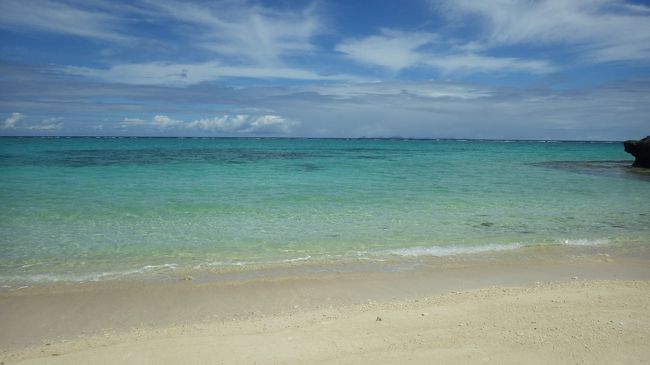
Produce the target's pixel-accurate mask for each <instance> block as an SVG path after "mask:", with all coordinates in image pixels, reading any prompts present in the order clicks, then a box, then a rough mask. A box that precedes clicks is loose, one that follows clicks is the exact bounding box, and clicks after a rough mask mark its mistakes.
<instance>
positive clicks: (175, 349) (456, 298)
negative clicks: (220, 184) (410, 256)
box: [0, 279, 650, 365]
mask: <svg viewBox="0 0 650 365" xmlns="http://www.w3.org/2000/svg"><path fill="white" fill-rule="evenodd" d="M649 308H650V281H646V280H620V281H619V280H607V281H591V280H584V281H583V280H580V279H579V280H569V281H566V282H560V283H547V284H542V285H539V284H538V285H533V286H523V287H516V288H505V287H503V288H500V287H491V288H485V289H478V290H465V291H462V292H457V293H446V294H439V295H433V296H428V297H426V298H422V299H417V300H416V299H411V300H406V301H404V300H400V301H396V300H392V301H386V302H382V303H379V304H373V303H371V304H364V305H341V306H339V307H335V308H332V309H327V310H325V309H309V310H306V311H302V310H301V309H300V308H296V310H294V311H293V312H289V313H278V314H275V315H269V316H262V317H259V318H253V319H238V320H229V321H227V322H222V321H215V322H209V323H194V324H187V325H176V326H167V327H158V328H150V329H146V330H138V331H133V332H129V333H122V334H106V335H104V336H93V337H88V338H78V339H75V340H72V341H67V342H63V343H61V342H59V343H52V344H50V345H41V346H37V347H32V348H27V349H22V350H12V352H6V351H5V352H4V353H2V354H0V359H2V361H3V363H4V364H13V363H19V364H25V365H26V364H66V365H70V364H434V363H435V364H468V363H470V364H471V363H480V364H485V363H493V364H524V363H525V364H581V363H586V364H638V363H648V362H649V361H650V345H649V344H650V310H649ZM377 317H380V318H381V321H377Z"/></svg>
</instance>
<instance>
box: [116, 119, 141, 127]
mask: <svg viewBox="0 0 650 365" xmlns="http://www.w3.org/2000/svg"><path fill="white" fill-rule="evenodd" d="M144 124H147V121H145V120H144V119H140V118H124V119H123V120H122V122H121V123H120V125H122V126H124V127H128V126H132V125H144Z"/></svg>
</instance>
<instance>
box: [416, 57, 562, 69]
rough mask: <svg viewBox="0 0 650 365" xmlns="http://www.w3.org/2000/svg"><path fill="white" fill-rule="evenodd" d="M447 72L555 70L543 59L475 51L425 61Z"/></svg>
mask: <svg viewBox="0 0 650 365" xmlns="http://www.w3.org/2000/svg"><path fill="white" fill-rule="evenodd" d="M424 62H425V63H426V64H427V65H430V66H433V67H435V68H437V69H440V70H442V71H443V72H446V73H454V72H465V71H467V72H487V71H493V72H499V71H507V72H512V71H524V72H529V73H540V74H541V73H549V72H552V71H553V70H555V67H553V66H552V65H551V64H549V63H548V62H546V61H541V60H525V59H517V58H512V57H488V56H481V55H478V54H473V53H466V54H454V55H448V56H439V57H432V58H429V59H427V60H426V61H424Z"/></svg>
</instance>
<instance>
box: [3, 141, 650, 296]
mask: <svg viewBox="0 0 650 365" xmlns="http://www.w3.org/2000/svg"><path fill="white" fill-rule="evenodd" d="M621 161H622V162H621ZM630 163H631V158H630V156H629V155H627V154H626V153H625V152H624V151H623V147H622V145H621V144H620V143H577V142H546V143H543V142H516V141H434V140H307V139H154V138H152V139H148V138H137V139H136V138H123V139H117V138H114V139H111V138H0V202H1V203H2V208H1V210H0V236H1V237H0V282H2V283H9V284H12V283H14V282H30V281H58V280H64V281H67V280H72V281H77V280H94V279H103V278H114V277H122V276H124V275H129V274H135V273H146V272H156V271H158V270H166V271H184V270H217V271H218V270H221V269H224V270H225V269H227V268H229V267H238V268H246V267H251V268H253V267H260V265H261V266H264V265H271V264H280V263H292V264H299V263H303V262H309V263H313V262H322V263H328V262H345V261H355V260H379V261H380V260H384V259H390V258H395V257H413V256H421V255H424V256H426V255H432V256H445V255H456V254H463V253H473V252H482V251H493V250H510V249H516V248H519V247H523V246H536V245H558V244H559V245H625V244H627V243H641V244H645V243H648V242H650V240H649V239H650V224H649V223H650V179H649V178H648V176H647V175H643V174H640V173H635V172H634V171H633V170H632V169H630V168H628V167H627V166H628V165H629V164H630Z"/></svg>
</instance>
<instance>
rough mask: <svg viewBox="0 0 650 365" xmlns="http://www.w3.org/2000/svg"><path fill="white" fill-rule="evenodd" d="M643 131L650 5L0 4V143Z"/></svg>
mask: <svg viewBox="0 0 650 365" xmlns="http://www.w3.org/2000/svg"><path fill="white" fill-rule="evenodd" d="M647 134H650V4H649V3H648V2H640V1H634V2H633V1H621V0H571V1H567V0H537V1H536V0H494V1H479V0H475V1H472V0H455V1H452V0H449V1H446V0H412V1H343V0H340V1H325V0H321V1H284V0H276V1H236V0H225V1H194V2H190V1H178V0H140V1H124V2H121V1H112V0H30V1H23V0H2V1H1V2H0V135H137V136H289V137H291V136H299V137H397V136H399V137H418V138H497V139H514V138H520V139H592V140H622V139H628V138H639V137H642V136H645V135H647Z"/></svg>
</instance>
